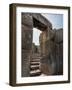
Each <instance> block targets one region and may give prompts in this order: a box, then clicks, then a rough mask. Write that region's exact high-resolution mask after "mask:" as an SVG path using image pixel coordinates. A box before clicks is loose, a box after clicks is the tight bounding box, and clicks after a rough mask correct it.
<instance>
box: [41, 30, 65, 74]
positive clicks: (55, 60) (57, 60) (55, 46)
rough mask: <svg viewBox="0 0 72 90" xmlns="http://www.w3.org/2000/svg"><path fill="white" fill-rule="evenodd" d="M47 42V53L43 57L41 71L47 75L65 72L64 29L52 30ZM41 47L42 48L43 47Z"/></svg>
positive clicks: (45, 45)
mask: <svg viewBox="0 0 72 90" xmlns="http://www.w3.org/2000/svg"><path fill="white" fill-rule="evenodd" d="M44 43H45V44H42V45H44V46H42V45H41V46H42V47H45V48H44V49H45V54H44V56H43V57H42V59H41V71H42V73H44V74H47V75H52V74H53V75H59V74H63V29H58V30H55V31H52V30H50V33H48V38H47V40H46V42H44ZM42 47H41V48H42Z"/></svg>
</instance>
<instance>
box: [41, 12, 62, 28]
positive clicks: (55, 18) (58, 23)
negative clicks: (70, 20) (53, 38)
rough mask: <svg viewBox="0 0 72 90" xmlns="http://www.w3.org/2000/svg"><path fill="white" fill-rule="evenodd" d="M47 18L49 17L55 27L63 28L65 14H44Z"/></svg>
mask: <svg viewBox="0 0 72 90" xmlns="http://www.w3.org/2000/svg"><path fill="white" fill-rule="evenodd" d="M42 15H43V16H44V17H45V18H47V19H48V20H49V21H50V22H51V23H52V26H53V29H54V28H56V29H59V28H63V15H62V14H50V13H49V14H48V13H47V14H46V13H45V14H42Z"/></svg>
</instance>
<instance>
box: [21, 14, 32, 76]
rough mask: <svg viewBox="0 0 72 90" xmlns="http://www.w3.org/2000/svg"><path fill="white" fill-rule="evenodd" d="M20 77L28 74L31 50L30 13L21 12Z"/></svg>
mask: <svg viewBox="0 0 72 90" xmlns="http://www.w3.org/2000/svg"><path fill="white" fill-rule="evenodd" d="M21 23H22V39H21V40H22V41H21V45H22V47H21V48H22V52H21V53H22V77H27V76H30V74H29V73H30V58H31V51H32V33H33V30H32V29H33V20H32V16H31V15H30V14H26V13H25V14H24V13H22V19H21Z"/></svg>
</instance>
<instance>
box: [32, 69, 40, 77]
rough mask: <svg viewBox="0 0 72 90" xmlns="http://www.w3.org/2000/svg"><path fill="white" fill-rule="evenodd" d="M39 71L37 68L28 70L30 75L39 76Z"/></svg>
mask: <svg viewBox="0 0 72 90" xmlns="http://www.w3.org/2000/svg"><path fill="white" fill-rule="evenodd" d="M39 75H41V71H40V70H39V69H37V70H32V71H30V76H39Z"/></svg>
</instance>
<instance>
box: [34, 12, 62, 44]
mask: <svg viewBox="0 0 72 90" xmlns="http://www.w3.org/2000/svg"><path fill="white" fill-rule="evenodd" d="M42 15H43V16H44V17H45V18H47V19H48V20H49V21H50V22H51V23H52V28H53V29H54V28H56V29H59V28H63V15H62V14H42ZM40 33H41V31H40V30H38V29H36V28H33V43H35V45H39V36H40Z"/></svg>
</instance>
